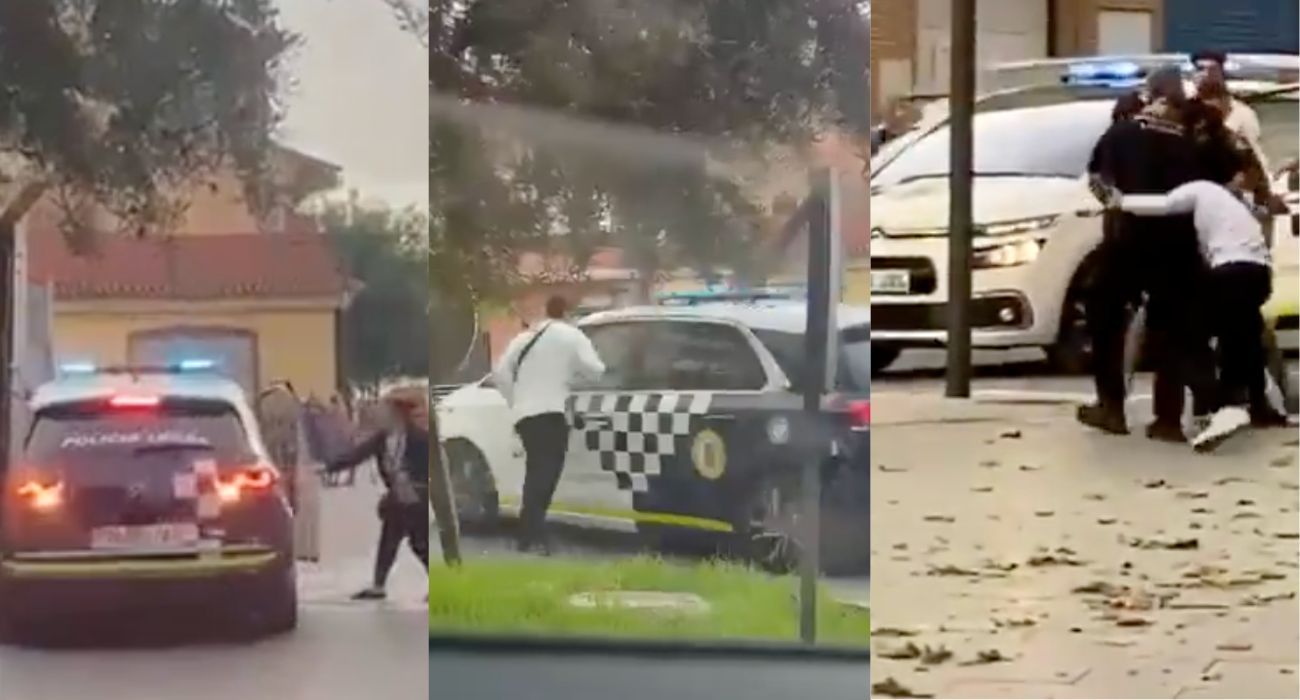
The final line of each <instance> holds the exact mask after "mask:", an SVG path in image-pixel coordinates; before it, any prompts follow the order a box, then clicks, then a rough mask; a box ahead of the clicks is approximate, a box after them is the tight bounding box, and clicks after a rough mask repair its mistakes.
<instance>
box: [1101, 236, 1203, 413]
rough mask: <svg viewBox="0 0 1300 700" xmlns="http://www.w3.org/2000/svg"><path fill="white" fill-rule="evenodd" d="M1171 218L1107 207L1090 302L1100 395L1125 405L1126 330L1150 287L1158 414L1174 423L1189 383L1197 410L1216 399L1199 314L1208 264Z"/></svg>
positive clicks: (1149, 317)
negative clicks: (1119, 211) (1171, 223)
mask: <svg viewBox="0 0 1300 700" xmlns="http://www.w3.org/2000/svg"><path fill="white" fill-rule="evenodd" d="M1166 225H1167V224H1166V222H1158V221H1155V220H1152V219H1146V220H1143V219H1136V220H1135V219H1134V218H1133V217H1128V218H1124V217H1122V216H1120V215H1109V216H1108V217H1107V221H1106V222H1105V223H1104V224H1103V226H1104V228H1105V235H1104V237H1103V239H1102V242H1101V244H1100V245H1099V246H1098V248H1097V251H1096V253H1095V255H1096V261H1097V265H1096V268H1095V272H1094V275H1093V277H1092V279H1091V280H1089V288H1088V290H1087V296H1086V297H1085V304H1086V309H1087V311H1086V315H1087V323H1088V332H1089V334H1090V335H1091V336H1092V342H1093V367H1092V369H1093V381H1094V383H1095V385H1096V390H1097V398H1098V401H1099V402H1100V403H1101V404H1102V405H1103V406H1106V407H1110V408H1112V409H1114V410H1123V408H1124V400H1125V398H1126V396H1127V393H1128V378H1127V376H1126V372H1125V366H1124V343H1125V335H1126V333H1127V330H1128V325H1129V322H1130V320H1131V319H1132V315H1133V312H1134V310H1135V309H1136V307H1137V306H1138V304H1140V303H1141V302H1142V300H1143V297H1144V295H1145V299H1146V304H1147V336H1148V339H1149V343H1148V349H1149V350H1150V352H1151V355H1152V357H1151V359H1152V364H1153V365H1154V368H1155V375H1156V376H1155V386H1154V388H1153V402H1154V404H1155V406H1154V408H1155V414H1156V418H1157V420H1162V421H1165V422H1170V423H1177V422H1179V421H1180V420H1181V417H1182V411H1183V404H1184V397H1183V394H1184V391H1185V390H1187V389H1189V388H1190V389H1191V391H1192V395H1193V401H1194V403H1195V405H1194V406H1193V408H1194V410H1195V411H1196V412H1197V413H1206V412H1208V411H1210V410H1211V408H1212V406H1213V405H1214V403H1215V394H1214V383H1213V371H1214V357H1213V355H1212V354H1211V352H1210V345H1209V336H1210V329H1209V326H1208V324H1207V323H1205V321H1204V320H1203V318H1202V317H1201V314H1202V313H1203V311H1204V307H1203V306H1200V305H1199V303H1198V299H1200V298H1201V296H1200V291H1202V290H1203V285H1204V283H1205V278H1204V276H1203V275H1204V274H1205V270H1204V264H1203V263H1202V262H1201V257H1200V253H1199V251H1198V249H1197V248H1196V245H1195V243H1196V242H1195V238H1193V237H1191V234H1190V233H1188V232H1187V231H1186V230H1184V231H1182V232H1179V231H1177V230H1174V231H1170V230H1169V229H1168V228H1166V227H1165V226H1166ZM1180 233H1182V234H1186V235H1182V236H1180V235H1179V234H1180Z"/></svg>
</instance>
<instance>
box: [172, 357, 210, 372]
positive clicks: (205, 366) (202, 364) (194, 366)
mask: <svg viewBox="0 0 1300 700" xmlns="http://www.w3.org/2000/svg"><path fill="white" fill-rule="evenodd" d="M216 366H217V363H216V362H214V361H212V360H207V359H191V360H181V361H180V363H178V364H177V367H178V368H179V369H180V371H182V372H202V371H205V370H209V369H213V368H215V367H216Z"/></svg>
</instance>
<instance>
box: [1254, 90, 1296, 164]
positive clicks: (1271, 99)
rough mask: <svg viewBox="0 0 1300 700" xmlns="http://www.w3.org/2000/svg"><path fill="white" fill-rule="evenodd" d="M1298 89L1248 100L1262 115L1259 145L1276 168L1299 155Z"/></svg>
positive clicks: (1259, 114)
mask: <svg viewBox="0 0 1300 700" xmlns="http://www.w3.org/2000/svg"><path fill="white" fill-rule="evenodd" d="M1297 94H1298V93H1297V91H1296V90H1291V91H1290V92H1284V93H1281V94H1275V95H1269V96H1267V97H1261V98H1256V99H1252V100H1249V104H1250V106H1251V107H1253V108H1254V109H1255V113H1256V115H1258V116H1259V125H1260V144H1259V145H1260V148H1262V149H1263V150H1264V155H1265V156H1267V157H1268V159H1269V162H1270V163H1271V164H1272V165H1273V167H1275V168H1276V167H1278V166H1280V165H1282V164H1283V163H1285V162H1286V161H1287V160H1289V159H1292V158H1296V157H1297V156H1300V143H1298V142H1300V109H1297V106H1298V105H1300V102H1298V101H1297Z"/></svg>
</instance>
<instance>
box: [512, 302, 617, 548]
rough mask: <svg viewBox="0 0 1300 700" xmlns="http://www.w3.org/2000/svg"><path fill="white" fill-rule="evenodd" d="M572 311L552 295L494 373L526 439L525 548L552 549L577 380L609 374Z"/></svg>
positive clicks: (522, 519)
mask: <svg viewBox="0 0 1300 700" xmlns="http://www.w3.org/2000/svg"><path fill="white" fill-rule="evenodd" d="M567 314H568V302H567V301H565V299H564V298H563V297H559V296H553V297H551V298H550V299H548V300H547V302H546V319H545V320H544V321H542V322H540V323H537V324H534V326H533V328H531V329H529V330H527V331H524V332H523V333H521V334H519V335H518V336H516V337H515V339H514V340H512V341H511V342H510V345H509V346H507V347H506V351H505V354H504V355H502V357H501V360H500V362H499V363H498V364H497V367H496V370H495V372H494V374H495V379H496V385H497V387H498V388H499V390H500V391H501V394H502V395H503V396H505V397H506V401H507V402H509V404H510V408H511V413H512V414H513V416H514V419H515V431H516V432H518V433H519V438H520V440H522V441H523V443H524V454H525V471H524V494H523V507H522V508H521V511H520V514H519V516H520V517H519V519H520V533H519V549H520V551H530V550H539V551H540V552H541V553H543V554H544V553H547V552H548V551H549V544H548V543H547V541H546V536H545V524H546V511H547V510H548V509H549V508H550V507H551V499H552V497H554V495H555V487H556V485H557V484H558V483H559V481H560V473H561V472H562V471H563V470H564V458H565V454H566V453H567V451H568V447H569V422H568V418H567V416H566V406H567V404H568V399H569V393H570V391H571V388H572V384H573V382H574V381H575V380H579V379H586V380H588V381H595V380H597V379H599V378H600V377H601V375H603V374H604V373H605V364H604V363H603V362H601V360H600V356H599V355H598V354H597V353H596V348H595V346H593V345H592V343H591V340H590V339H589V338H587V336H586V334H585V333H583V332H582V331H581V330H578V328H576V327H575V326H573V325H571V324H570V323H568V322H566V321H565V317H566V316H567Z"/></svg>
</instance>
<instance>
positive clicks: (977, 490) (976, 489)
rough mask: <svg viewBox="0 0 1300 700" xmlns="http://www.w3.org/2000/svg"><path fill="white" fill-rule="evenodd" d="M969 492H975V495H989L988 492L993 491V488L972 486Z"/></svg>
mask: <svg viewBox="0 0 1300 700" xmlns="http://www.w3.org/2000/svg"><path fill="white" fill-rule="evenodd" d="M971 491H973V492H975V493H990V492H992V491H993V487H992V486H974V487H972V488H971Z"/></svg>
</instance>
